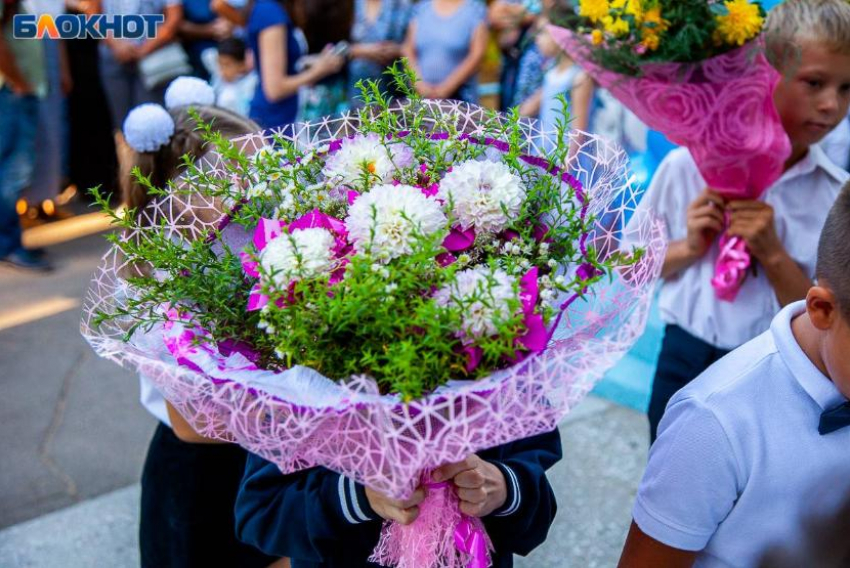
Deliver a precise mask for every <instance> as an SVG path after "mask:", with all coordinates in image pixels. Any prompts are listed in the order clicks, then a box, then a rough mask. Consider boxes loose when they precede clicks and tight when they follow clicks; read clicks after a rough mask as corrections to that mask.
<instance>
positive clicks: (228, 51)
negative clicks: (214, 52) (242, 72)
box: [218, 37, 245, 61]
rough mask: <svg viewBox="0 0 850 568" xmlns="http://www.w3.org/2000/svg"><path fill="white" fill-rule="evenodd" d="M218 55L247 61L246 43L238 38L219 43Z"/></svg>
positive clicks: (230, 38)
mask: <svg viewBox="0 0 850 568" xmlns="http://www.w3.org/2000/svg"><path fill="white" fill-rule="evenodd" d="M218 54H219V55H226V56H227V57H232V58H233V59H235V60H236V61H245V42H244V41H242V40H241V39H239V38H238V37H229V38H227V39H224V40H221V41H220V42H218Z"/></svg>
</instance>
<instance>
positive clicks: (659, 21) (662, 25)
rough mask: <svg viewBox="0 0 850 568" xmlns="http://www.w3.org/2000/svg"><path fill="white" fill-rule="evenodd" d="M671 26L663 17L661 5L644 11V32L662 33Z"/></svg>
mask: <svg viewBox="0 0 850 568" xmlns="http://www.w3.org/2000/svg"><path fill="white" fill-rule="evenodd" d="M669 27H670V22H668V21H667V20H665V19H664V18H662V17H661V7H660V6H656V7H655V8H651V9H649V10H647V11H646V12H644V14H643V28H644V33H645V34H646V33H650V34H656V35H661V34H663V33H664V32H666V31H667V28H669Z"/></svg>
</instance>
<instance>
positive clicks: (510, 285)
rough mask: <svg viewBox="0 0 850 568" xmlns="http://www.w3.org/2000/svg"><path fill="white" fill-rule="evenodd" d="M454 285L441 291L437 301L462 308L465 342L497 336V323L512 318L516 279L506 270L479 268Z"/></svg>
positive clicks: (466, 272) (464, 272) (460, 275)
mask: <svg viewBox="0 0 850 568" xmlns="http://www.w3.org/2000/svg"><path fill="white" fill-rule="evenodd" d="M455 276H456V278H457V280H455V282H454V283H452V284H450V285H449V286H446V287H444V288H441V289H440V290H437V292H436V293H435V294H434V299H435V301H436V302H437V304H438V305H440V306H446V307H454V308H460V310H461V311H462V313H463V324H462V326H461V330H459V331H461V332H462V335H463V336H464V337H465V339H467V340H468V339H471V338H475V337H482V336H491V335H495V334H496V333H497V331H498V330H497V329H496V321H498V320H505V319H507V318H509V317H510V316H512V315H513V314H511V312H510V306H509V302H510V300H512V299H515V298H516V297H517V295H516V292H515V291H514V279H512V278H511V277H510V276H509V275H508V274H507V273H506V272H505V271H504V270H501V269H496V270H491V269H490V268H489V267H487V266H478V267H476V268H469V269H467V270H461V271H460V272H458V273H457V274H456V275H455Z"/></svg>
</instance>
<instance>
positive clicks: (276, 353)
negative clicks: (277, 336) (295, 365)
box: [274, 349, 286, 359]
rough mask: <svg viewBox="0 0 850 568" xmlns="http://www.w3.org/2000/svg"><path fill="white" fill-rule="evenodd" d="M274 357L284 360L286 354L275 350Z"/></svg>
mask: <svg viewBox="0 0 850 568" xmlns="http://www.w3.org/2000/svg"><path fill="white" fill-rule="evenodd" d="M274 356H275V357H277V358H278V359H285V358H286V353H284V352H283V351H281V350H280V349H275V350H274Z"/></svg>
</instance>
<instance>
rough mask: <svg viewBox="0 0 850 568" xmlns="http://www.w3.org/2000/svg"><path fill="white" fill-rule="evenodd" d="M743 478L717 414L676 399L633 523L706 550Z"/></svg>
mask: <svg viewBox="0 0 850 568" xmlns="http://www.w3.org/2000/svg"><path fill="white" fill-rule="evenodd" d="M741 478H742V475H741V474H740V472H739V468H738V464H737V461H736V459H735V456H734V453H733V449H732V446H731V444H730V441H729V438H728V436H727V434H726V431H725V430H724V428H723V427H722V425H721V424H720V422H719V421H718V419H717V416H716V415H715V414H714V412H712V411H711V409H709V408H707V407H706V406H705V404H704V403H702V402H700V401H698V400H696V399H693V398H686V399H682V400H676V399H674V400H673V402H672V403H671V404H670V406H668V407H667V410H666V412H665V414H664V418H663V419H662V420H661V424H660V427H659V436H658V439H657V440H656V441H655V443H654V444H653V445H652V448H651V450H650V454H649V463H648V464H647V467H646V472H645V473H644V476H643V480H642V481H641V484H640V487H639V489H638V494H637V498H636V500H635V505H634V511H633V516H634V520H635V522H636V523H637V525H638V526H639V527H640V529H641V530H642V531H643V532H644V533H645V534H647V535H648V536H650V537H652V538H654V539H655V540H657V541H659V542H661V543H663V544H666V545H667V546H671V547H673V548H678V549H680V550H690V551H698V550H702V549H703V548H705V546H706V544H707V543H708V541H709V540H710V539H711V537H712V536H713V535H714V533H715V532H716V531H717V527H718V526H719V525H720V523H721V522H723V520H724V519H725V518H726V517H727V515H728V514H729V512H730V511H731V510H732V507H733V506H734V505H735V501H736V500H737V499H738V495H739V492H740V490H741V488H742V487H743V484H742V481H741Z"/></svg>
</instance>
